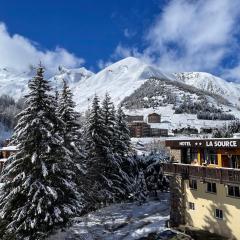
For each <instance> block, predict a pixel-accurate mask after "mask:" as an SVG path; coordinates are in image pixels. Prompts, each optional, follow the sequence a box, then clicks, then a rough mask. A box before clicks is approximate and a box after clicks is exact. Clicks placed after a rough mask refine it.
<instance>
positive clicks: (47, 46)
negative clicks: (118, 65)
mask: <svg viewBox="0 0 240 240" xmlns="http://www.w3.org/2000/svg"><path fill="white" fill-rule="evenodd" d="M238 5H239V1H238V0H231V1H229V0H207V1H203V0H191V1H190V0H162V1H160V0H131V1H129V0H121V1H120V0H118V1H117V0H101V1H100V0H99V1H97V0H68V1H66V0H59V1H49V0H48V1H47V0H42V1H30V0H21V1H17V0H15V1H14V0H1V8H0V22H1V24H0V51H1V55H0V67H12V68H16V69H17V70H22V69H23V70H25V69H26V68H27V66H29V65H30V64H36V63H37V62H39V61H40V60H41V61H43V63H44V64H45V65H46V66H47V67H48V68H49V69H51V71H52V72H54V71H55V69H56V66H57V65H64V66H66V67H78V66H85V67H86V68H88V69H91V70H93V71H98V70H99V69H100V68H103V67H104V66H106V65H108V64H110V63H112V62H114V61H116V60H118V59H121V58H124V57H127V56H135V57H139V58H141V59H143V61H146V62H149V63H151V64H155V65H156V66H158V67H160V68H162V69H163V70H164V71H168V72H175V71H207V72H211V73H214V74H216V75H219V76H222V77H225V78H227V79H232V80H240V77H238V75H239V76H240V58H239V56H238V55H239V54H238V53H239V52H240V51H239V46H240V45H239V40H240V34H239V24H238V21H239V16H240V9H239V7H238Z"/></svg>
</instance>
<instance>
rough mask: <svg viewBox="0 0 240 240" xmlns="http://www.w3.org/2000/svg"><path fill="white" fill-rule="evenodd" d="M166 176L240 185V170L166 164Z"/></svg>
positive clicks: (164, 165)
mask: <svg viewBox="0 0 240 240" xmlns="http://www.w3.org/2000/svg"><path fill="white" fill-rule="evenodd" d="M163 171H164V174H165V175H169V176H174V175H178V176H181V177H182V178H184V179H194V178H196V179H200V180H202V181H215V182H219V183H228V184H230V183H235V184H240V169H233V168H218V167H205V166H195V165H189V164H180V163H164V164H163Z"/></svg>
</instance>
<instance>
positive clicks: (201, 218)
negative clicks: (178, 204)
mask: <svg viewBox="0 0 240 240" xmlns="http://www.w3.org/2000/svg"><path fill="white" fill-rule="evenodd" d="M184 186H185V188H184V189H185V193H186V195H185V200H186V213H185V218H186V219H185V221H186V224H188V225H190V226H193V227H197V228H201V229H205V230H207V231H210V232H215V233H217V234H219V235H222V236H226V237H229V238H231V239H238V240H240V225H239V223H240V220H239V219H240V217H239V216H240V199H239V198H234V197H228V196H227V188H226V187H225V185H224V184H217V193H216V194H214V193H207V192H206V188H207V184H206V183H203V182H201V181H200V180H197V190H192V189H190V188H189V181H188V180H185V181H184ZM189 202H192V203H194V204H195V210H190V209H189V206H188V205H189V204H188V203H189ZM216 208H218V209H221V210H222V211H223V219H222V220H221V219H216V218H215V209H216Z"/></svg>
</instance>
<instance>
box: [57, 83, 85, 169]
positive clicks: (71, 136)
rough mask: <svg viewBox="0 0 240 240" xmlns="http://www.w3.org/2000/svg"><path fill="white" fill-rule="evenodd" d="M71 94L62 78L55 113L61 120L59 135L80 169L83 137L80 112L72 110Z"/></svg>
mask: <svg viewBox="0 0 240 240" xmlns="http://www.w3.org/2000/svg"><path fill="white" fill-rule="evenodd" d="M74 108H75V103H74V101H73V94H72V92H71V90H70V88H69V86H68V85H67V83H66V81H65V80H63V89H62V92H61V94H60V96H59V103H58V109H57V115H58V117H59V118H60V120H61V124H62V128H61V129H60V135H62V137H63V144H64V146H65V147H66V148H67V149H68V150H70V154H71V157H72V158H73V159H74V160H76V161H75V162H76V164H77V165H78V168H79V169H80V170H81V160H82V159H83V158H84V150H83V139H82V133H81V125H80V114H79V113H78V112H76V111H75V110H74Z"/></svg>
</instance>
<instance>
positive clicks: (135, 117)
mask: <svg viewBox="0 0 240 240" xmlns="http://www.w3.org/2000/svg"><path fill="white" fill-rule="evenodd" d="M126 119H127V121H128V122H134V121H143V116H137V115H136V116H130V115H127V116H126Z"/></svg>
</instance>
